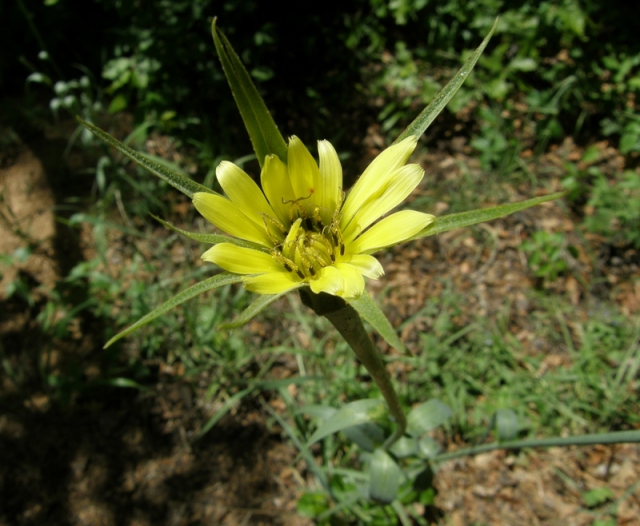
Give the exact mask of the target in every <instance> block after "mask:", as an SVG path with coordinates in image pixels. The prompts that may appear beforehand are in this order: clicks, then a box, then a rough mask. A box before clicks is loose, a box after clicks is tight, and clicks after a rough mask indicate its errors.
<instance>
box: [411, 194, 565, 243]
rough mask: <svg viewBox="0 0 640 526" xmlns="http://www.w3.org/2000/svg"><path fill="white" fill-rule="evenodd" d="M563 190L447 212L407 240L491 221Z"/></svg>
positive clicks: (551, 199)
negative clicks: (482, 206)
mask: <svg viewBox="0 0 640 526" xmlns="http://www.w3.org/2000/svg"><path fill="white" fill-rule="evenodd" d="M564 195H565V193H564V192H558V193H555V194H549V195H543V196H540V197H534V198H533V199H527V200H525V201H518V202H517V203H509V204H506V205H498V206H492V207H490V208H480V209H478V210H471V211H468V212H460V213H458V214H449V215H446V216H441V217H436V220H435V221H434V222H433V223H431V224H430V225H429V226H428V227H426V228H425V229H423V230H422V231H420V232H418V233H417V234H416V235H414V236H412V237H410V238H409V239H408V240H407V241H410V240H412V239H419V238H421V237H427V236H434V235H436V234H442V233H443V232H447V231H449V230H454V229H456V228H464V227H467V226H471V225H475V224H477V223H484V222H485V221H492V220H493V219H498V218H500V217H504V216H507V215H509V214H513V213H515V212H520V211H521V210H525V209H527V208H531V207H532V206H536V205H539V204H542V203H546V202H548V201H553V200H554V199H558V198H560V197H562V196H564Z"/></svg>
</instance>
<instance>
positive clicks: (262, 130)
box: [211, 18, 287, 167]
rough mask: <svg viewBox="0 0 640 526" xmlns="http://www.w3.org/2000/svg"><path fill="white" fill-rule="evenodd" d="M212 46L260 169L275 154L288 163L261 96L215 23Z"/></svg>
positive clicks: (280, 136) (285, 152) (275, 128)
mask: <svg viewBox="0 0 640 526" xmlns="http://www.w3.org/2000/svg"><path fill="white" fill-rule="evenodd" d="M211 32H212V33H213V42H214V44H215V46H216V51H217V52H218V56H219V57H220V62H221V63H222V69H223V70H224V74H225V76H226V77H227V81H228V82H229V86H230V87H231V92H232V93H233V98H234V99H235V100H236V105H237V106H238V110H240V115H241V116H242V120H243V121H244V126H245V128H247V132H248V133H249V138H250V139H251V143H252V144H253V149H254V151H255V152H256V156H257V157H258V162H259V163H260V167H262V166H263V165H264V159H265V157H266V156H267V155H271V154H275V155H277V156H278V157H280V159H281V160H282V162H284V163H286V162H287V144H286V143H285V141H284V139H283V137H282V135H281V134H280V131H279V130H278V127H277V126H276V123H275V122H274V121H273V118H272V117H271V114H270V113H269V110H268V109H267V106H266V105H265V103H264V101H263V100H262V97H261V96H260V93H258V90H257V89H256V87H255V86H254V84H253V82H252V80H251V76H250V75H249V73H247V70H246V69H245V67H244V65H243V64H242V62H241V61H240V59H239V58H238V55H237V54H236V52H235V51H234V50H233V48H232V47H231V44H230V43H229V41H228V40H227V37H225V36H224V34H223V33H222V31H220V30H219V29H218V28H217V27H216V19H215V18H214V19H213V23H212V24H211Z"/></svg>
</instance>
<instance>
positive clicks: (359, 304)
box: [349, 290, 412, 356]
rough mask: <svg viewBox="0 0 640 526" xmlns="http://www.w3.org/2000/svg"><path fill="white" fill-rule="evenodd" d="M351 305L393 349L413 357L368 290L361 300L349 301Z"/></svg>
mask: <svg viewBox="0 0 640 526" xmlns="http://www.w3.org/2000/svg"><path fill="white" fill-rule="evenodd" d="M349 305H351V306H353V308H354V309H356V311H357V312H358V314H360V316H362V317H363V318H364V319H365V320H366V321H367V322H368V323H369V324H370V325H371V326H372V327H373V328H374V329H375V330H376V331H378V333H379V334H380V336H382V337H383V338H384V340H385V341H386V342H387V343H388V344H389V345H391V347H393V348H394V349H397V350H398V351H400V352H401V353H402V354H404V355H405V356H412V354H411V352H410V351H409V350H408V349H407V348H406V347H405V345H404V344H403V343H402V341H401V340H400V337H399V336H398V334H397V333H396V331H395V329H394V328H393V326H392V325H391V322H390V321H389V319H388V318H387V317H386V316H385V315H384V313H383V312H382V311H381V310H380V308H379V307H378V305H377V304H376V302H375V301H374V300H373V298H372V297H371V296H370V295H369V293H368V292H367V291H366V290H365V291H364V293H363V294H362V295H361V296H360V297H359V298H357V299H351V300H349Z"/></svg>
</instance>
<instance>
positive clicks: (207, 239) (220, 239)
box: [150, 214, 268, 252]
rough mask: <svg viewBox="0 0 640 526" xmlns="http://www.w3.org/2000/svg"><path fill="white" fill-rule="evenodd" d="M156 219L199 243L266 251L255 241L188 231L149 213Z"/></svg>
mask: <svg viewBox="0 0 640 526" xmlns="http://www.w3.org/2000/svg"><path fill="white" fill-rule="evenodd" d="M150 215H151V217H153V218H154V219H155V220H156V221H158V222H160V223H162V225H163V226H165V227H167V228H168V229H170V230H173V231H174V232H177V233H178V234H182V235H183V236H185V237H187V238H189V239H193V240H194V241H198V242H200V243H210V244H212V245H217V244H218V243H233V244H234V245H237V246H239V247H244V248H251V249H254V250H260V251H263V252H268V250H267V249H266V248H265V247H262V246H260V245H258V244H257V243H251V241H245V240H244V239H238V238H236V237H229V236H222V235H220V234H203V233H199V232H189V231H188V230H182V229H181V228H178V227H177V226H173V225H172V224H171V223H169V222H167V221H165V220H164V219H160V218H159V217H157V216H154V215H153V214H150Z"/></svg>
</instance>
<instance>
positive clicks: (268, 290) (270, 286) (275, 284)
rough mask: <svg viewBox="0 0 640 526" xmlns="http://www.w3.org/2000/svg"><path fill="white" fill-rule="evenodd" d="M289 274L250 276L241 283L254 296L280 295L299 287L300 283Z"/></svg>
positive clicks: (277, 273) (271, 273)
mask: <svg viewBox="0 0 640 526" xmlns="http://www.w3.org/2000/svg"><path fill="white" fill-rule="evenodd" d="M296 278H297V277H294V275H293V274H291V272H270V273H269V274H262V275H261V276H251V277H247V278H244V279H243V281H244V283H245V286H246V287H247V290H250V291H251V292H255V293H256V294H280V293H281V292H286V291H287V290H291V289H294V288H296V287H299V286H300V285H301V284H302V283H301V282H300V280H298V279H296Z"/></svg>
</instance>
